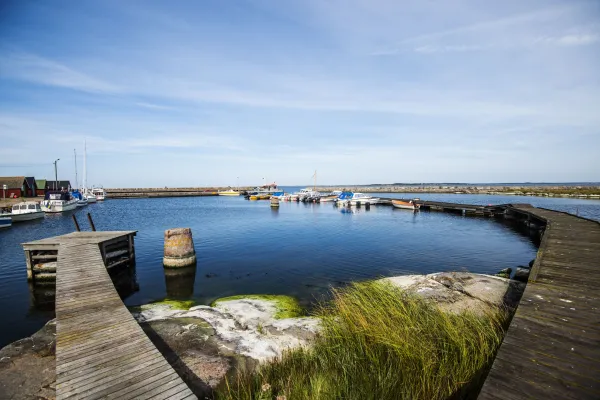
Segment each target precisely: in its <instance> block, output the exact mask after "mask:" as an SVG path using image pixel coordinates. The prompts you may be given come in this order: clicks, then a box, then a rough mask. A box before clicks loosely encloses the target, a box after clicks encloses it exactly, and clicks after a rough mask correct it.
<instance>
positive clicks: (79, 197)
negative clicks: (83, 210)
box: [71, 190, 89, 207]
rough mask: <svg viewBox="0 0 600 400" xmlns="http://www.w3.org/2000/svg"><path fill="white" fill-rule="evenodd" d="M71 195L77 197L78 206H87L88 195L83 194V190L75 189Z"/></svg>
mask: <svg viewBox="0 0 600 400" xmlns="http://www.w3.org/2000/svg"><path fill="white" fill-rule="evenodd" d="M71 196H73V197H74V198H75V199H77V207H85V206H87V205H88V203H89V202H88V198H87V196H84V195H83V194H81V192H80V191H79V190H73V191H72V192H71Z"/></svg>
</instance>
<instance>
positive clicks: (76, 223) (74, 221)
mask: <svg viewBox="0 0 600 400" xmlns="http://www.w3.org/2000/svg"><path fill="white" fill-rule="evenodd" d="M71 217H72V218H73V223H74V224H75V229H76V230H77V232H81V229H80V228H79V223H78V222H77V218H76V217H75V214H71Z"/></svg>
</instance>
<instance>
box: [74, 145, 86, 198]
mask: <svg viewBox="0 0 600 400" xmlns="http://www.w3.org/2000/svg"><path fill="white" fill-rule="evenodd" d="M73 154H74V155H75V186H76V187H77V188H76V189H75V190H72V191H71V195H72V196H73V197H74V198H75V199H77V207H85V206H87V205H88V199H87V197H85V196H84V195H83V194H82V193H81V191H80V190H79V175H78V174H77V151H76V150H75V149H73Z"/></svg>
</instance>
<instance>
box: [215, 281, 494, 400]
mask: <svg viewBox="0 0 600 400" xmlns="http://www.w3.org/2000/svg"><path fill="white" fill-rule="evenodd" d="M332 294H333V296H332V300H331V301H330V302H329V303H328V304H326V305H322V306H320V307H319V308H318V310H317V311H316V315H317V316H319V317H320V318H321V320H322V333H321V335H320V336H319V337H318V338H317V339H316V341H315V343H314V346H312V347H311V348H308V349H303V348H300V349H295V350H291V351H288V352H286V353H284V354H283V355H282V357H281V358H278V359H276V360H273V361H272V362H270V363H267V364H265V365H263V366H262V367H260V368H259V369H258V370H257V371H256V372H254V373H248V372H238V373H236V374H235V375H234V376H233V377H230V378H228V379H227V380H226V382H225V384H224V385H222V387H221V388H220V390H218V391H217V392H216V397H217V398H219V399H227V400H234V399H235V400H237V399H240V400H241V399H244V400H245V399H248V400H249V399H278V400H282V399H286V400H295V399H315V400H319V399H323V400H326V399H327V400H329V399H348V400H354V399H356V400H358V399H360V400H365V399H411V400H412V399H428V400H429V399H448V398H460V397H465V396H464V395H465V393H466V392H468V390H470V389H469V388H472V387H473V386H477V380H478V379H480V378H481V375H482V371H484V370H485V369H486V367H487V366H488V365H489V363H490V361H491V360H493V357H494V355H495V353H496V350H497V348H498V346H499V345H500V343H501V341H502V337H503V328H502V326H503V322H504V319H505V315H504V313H503V312H501V311H500V312H497V313H496V312H494V313H491V314H490V315H487V316H485V317H481V316H477V315H475V314H472V313H469V312H465V313H462V314H448V313H445V312H442V311H440V310H439V309H438V308H437V307H436V306H435V305H434V304H431V303H429V302H427V301H425V300H423V299H422V298H419V297H418V296H416V295H411V294H409V293H406V292H404V291H402V290H401V289H399V288H397V287H394V286H392V285H391V284H389V283H382V282H367V283H358V284H353V285H350V286H348V287H346V288H342V289H333V293H332ZM467 397H468V396H467Z"/></svg>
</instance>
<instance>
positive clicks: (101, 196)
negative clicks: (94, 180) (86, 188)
mask: <svg viewBox="0 0 600 400" xmlns="http://www.w3.org/2000/svg"><path fill="white" fill-rule="evenodd" d="M92 194H93V195H94V196H95V197H96V201H103V200H105V199H106V192H105V191H104V189H103V188H101V187H97V188H93V189H92Z"/></svg>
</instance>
